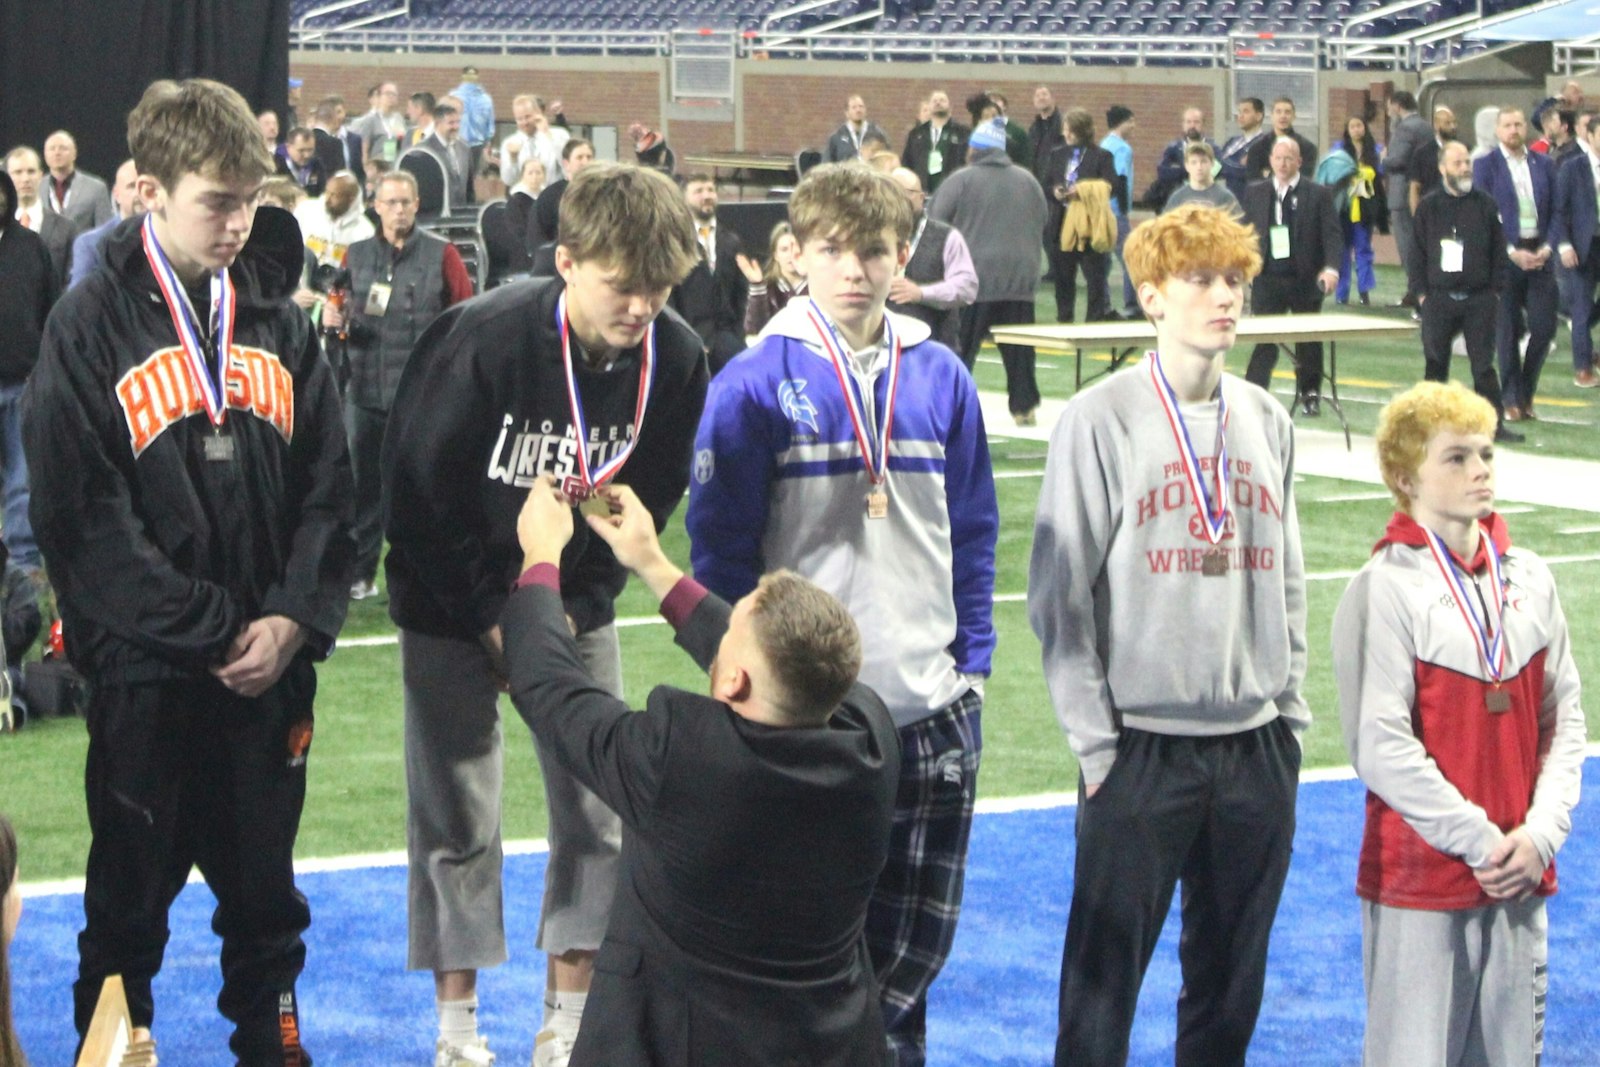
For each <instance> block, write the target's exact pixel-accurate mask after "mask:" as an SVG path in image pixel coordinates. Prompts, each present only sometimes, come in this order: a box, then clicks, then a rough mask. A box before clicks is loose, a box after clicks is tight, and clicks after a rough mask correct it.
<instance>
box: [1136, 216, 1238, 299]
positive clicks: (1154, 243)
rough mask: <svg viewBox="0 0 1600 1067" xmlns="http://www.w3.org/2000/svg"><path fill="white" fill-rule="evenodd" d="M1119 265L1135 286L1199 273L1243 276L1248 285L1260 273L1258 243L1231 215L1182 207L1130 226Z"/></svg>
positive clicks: (1158, 282) (1153, 283) (1157, 284)
mask: <svg viewBox="0 0 1600 1067" xmlns="http://www.w3.org/2000/svg"><path fill="white" fill-rule="evenodd" d="M1122 261H1123V263H1124V264H1125V265H1126V266H1127V268H1128V277H1129V278H1131V279H1132V280H1133V284H1134V285H1143V284H1144V283H1145V282H1149V283H1150V284H1151V285H1155V286H1160V285H1161V284H1162V283H1164V282H1165V281H1166V280H1167V279H1168V278H1172V277H1176V276H1178V275H1181V274H1187V273H1189V272H1190V271H1192V270H1198V269H1212V270H1238V271H1243V272H1244V276H1245V281H1249V280H1250V279H1251V278H1254V277H1255V276H1256V275H1257V274H1259V273H1260V272H1261V241H1260V239H1259V238H1257V237H1256V231H1255V230H1253V229H1251V228H1250V227H1249V226H1248V225H1246V224H1245V223H1242V222H1240V221H1238V220H1237V219H1235V218H1234V217H1233V215H1232V214H1231V213H1230V212H1227V211H1224V210H1222V209H1221V208H1216V207H1212V206H1211V205H1209V204H1183V205H1181V206H1179V207H1176V208H1173V209H1172V210H1171V211H1169V212H1167V213H1166V214H1164V215H1160V216H1157V217H1156V218H1153V219H1151V220H1150V221H1148V222H1142V223H1140V224H1139V225H1138V226H1136V227H1134V230H1133V232H1132V233H1130V234H1129V235H1128V243H1127V244H1126V245H1124V246H1123V248H1122Z"/></svg>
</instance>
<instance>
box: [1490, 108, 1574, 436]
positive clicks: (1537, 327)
mask: <svg viewBox="0 0 1600 1067" xmlns="http://www.w3.org/2000/svg"><path fill="white" fill-rule="evenodd" d="M1526 132H1527V121H1526V120H1525V119H1524V118H1523V116H1522V111H1521V110H1520V109H1519V108H1514V107H1510V108H1505V109H1503V110H1501V112H1500V117H1499V119H1498V120H1497V121H1496V124H1495V137H1496V139H1497V140H1498V141H1499V147H1498V148H1496V149H1494V150H1491V151H1489V152H1487V153H1485V154H1484V155H1482V156H1480V157H1478V160H1477V162H1475V163H1473V164H1472V184H1473V185H1474V186H1476V187H1477V188H1479V189H1482V190H1483V191H1484V192H1486V193H1488V194H1489V195H1490V196H1491V197H1493V198H1494V202H1495V206H1496V207H1497V208H1499V210H1500V227H1501V229H1502V230H1504V231H1505V241H1506V255H1507V256H1508V257H1510V259H1511V272H1510V275H1509V277H1508V279H1507V282H1506V287H1505V289H1504V290H1502V291H1501V293H1500V312H1499V315H1498V317H1497V319H1496V323H1495V347H1496V349H1497V351H1498V352H1499V356H1500V389H1501V392H1502V397H1503V399H1504V401H1505V417H1506V421H1507V422H1521V421H1522V420H1524V419H1532V418H1534V413H1533V397H1534V394H1535V393H1536V392H1537V391H1538V388H1539V372H1540V371H1541V370H1543V369H1544V357H1545V356H1546V355H1548V354H1549V352H1550V341H1551V339H1553V338H1554V337H1555V333H1556V278H1555V268H1554V264H1553V263H1552V259H1553V258H1554V250H1553V249H1552V248H1551V246H1550V241H1549V239H1548V236H1547V235H1548V232H1549V228H1550V222H1551V209H1552V208H1553V207H1554V204H1555V167H1554V165H1553V164H1552V163H1551V162H1550V160H1549V159H1547V158H1546V157H1544V156H1542V155H1540V154H1539V153H1538V152H1530V151H1528V149H1527V146H1526V145H1525V144H1524V143H1523V138H1524V137H1525V136H1526ZM1524 335H1526V337H1527V339H1528V346H1527V348H1526V349H1521V348H1519V344H1520V342H1521V339H1522V337H1523V336H1524Z"/></svg>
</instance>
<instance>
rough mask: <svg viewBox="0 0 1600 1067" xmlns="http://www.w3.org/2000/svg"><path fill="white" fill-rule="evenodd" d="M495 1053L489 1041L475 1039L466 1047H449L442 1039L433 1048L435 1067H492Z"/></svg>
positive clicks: (481, 1038) (483, 1038)
mask: <svg viewBox="0 0 1600 1067" xmlns="http://www.w3.org/2000/svg"><path fill="white" fill-rule="evenodd" d="M493 1063H494V1053H492V1052H490V1051H489V1039H488V1038H486V1037H475V1038H473V1039H472V1040H471V1041H469V1042H467V1043H466V1044H465V1045H448V1044H446V1043H445V1040H444V1038H442V1037H441V1038H440V1039H439V1041H438V1043H437V1044H435V1045H434V1047H433V1067H491V1065H492V1064H493Z"/></svg>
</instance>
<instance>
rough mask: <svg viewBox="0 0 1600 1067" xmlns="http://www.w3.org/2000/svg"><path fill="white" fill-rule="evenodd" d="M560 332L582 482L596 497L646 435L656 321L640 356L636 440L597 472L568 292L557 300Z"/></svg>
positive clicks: (634, 438)
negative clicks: (575, 366)
mask: <svg viewBox="0 0 1600 1067" xmlns="http://www.w3.org/2000/svg"><path fill="white" fill-rule="evenodd" d="M556 329H557V330H558V331H559V332H560V334H561V364H562V369H563V370H564V371H565V372H566V375H567V402H568V404H569V405H570V410H571V412H572V429H573V432H574V433H576V434H577V435H578V480H579V481H581V482H582V483H583V489H584V492H585V493H589V494H592V493H593V492H594V491H595V490H596V489H599V488H600V487H601V486H603V485H605V484H606V483H607V482H609V481H610V480H611V479H612V478H614V477H616V473H617V471H618V470H620V469H621V468H622V465H623V464H624V463H626V462H628V457H629V456H630V455H632V454H633V450H634V448H636V447H637V446H638V444H639V436H640V435H641V434H642V433H643V432H644V412H645V408H646V406H648V404H649V402H650V391H651V389H653V388H654V387H655V381H656V324H655V322H654V321H652V322H651V323H650V325H649V327H648V328H646V330H645V335H644V345H643V349H642V351H641V354H640V357H639V398H638V400H636V401H635V402H634V408H633V437H632V438H631V439H629V441H628V443H627V444H626V445H625V446H623V448H622V450H621V451H619V452H618V453H617V454H616V455H614V456H612V457H611V458H610V459H608V460H606V461H605V462H604V463H602V464H600V466H599V467H597V468H594V469H590V467H589V427H588V425H587V423H585V422H584V419H583V398H582V396H581V395H579V393H578V375H577V372H576V371H575V370H574V369H573V365H572V327H571V324H570V323H568V321H567V294H566V293H564V292H563V293H562V294H561V296H560V297H559V298H558V299H557V300H556Z"/></svg>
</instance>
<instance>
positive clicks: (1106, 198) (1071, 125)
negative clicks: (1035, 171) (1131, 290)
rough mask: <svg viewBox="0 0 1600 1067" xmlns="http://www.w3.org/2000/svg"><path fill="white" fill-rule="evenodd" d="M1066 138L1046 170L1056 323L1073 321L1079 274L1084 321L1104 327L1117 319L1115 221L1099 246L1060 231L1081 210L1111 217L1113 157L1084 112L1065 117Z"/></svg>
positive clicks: (1047, 235)
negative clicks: (1113, 279) (1072, 213)
mask: <svg viewBox="0 0 1600 1067" xmlns="http://www.w3.org/2000/svg"><path fill="white" fill-rule="evenodd" d="M1062 126H1063V128H1064V130H1065V139H1064V140H1063V141H1062V143H1061V144H1058V145H1056V147H1055V148H1053V149H1051V152H1050V159H1049V162H1048V163H1047V164H1046V166H1045V171H1044V181H1045V184H1044V187H1045V189H1046V190H1047V191H1048V194H1049V197H1050V202H1049V203H1050V212H1049V214H1048V215H1047V216H1046V217H1045V230H1044V237H1045V252H1046V253H1047V254H1048V255H1049V256H1050V270H1051V273H1052V274H1054V275H1055V289H1056V321H1057V322H1071V321H1073V318H1074V316H1075V314H1076V308H1077V300H1078V270H1079V268H1082V270H1083V286H1084V289H1085V290H1086V291H1087V294H1086V295H1087V297H1088V308H1087V309H1086V310H1085V312H1084V316H1083V318H1084V321H1085V322H1105V321H1106V320H1108V319H1111V318H1115V314H1114V313H1113V312H1112V310H1111V292H1110V286H1109V284H1108V276H1109V274H1110V271H1111V265H1110V257H1109V255H1108V253H1109V252H1110V251H1111V249H1112V248H1113V247H1114V246H1115V243H1116V222H1115V219H1114V217H1113V218H1109V219H1106V220H1105V222H1106V226H1107V228H1108V229H1109V234H1108V237H1109V240H1107V241H1106V242H1104V247H1097V246H1096V244H1095V242H1094V241H1093V240H1092V239H1091V236H1090V234H1089V233H1084V234H1081V235H1073V236H1071V237H1069V236H1068V235H1066V234H1064V233H1063V232H1062V227H1063V223H1064V222H1065V220H1066V216H1067V213H1068V211H1069V209H1070V208H1071V207H1073V206H1079V207H1083V208H1085V209H1086V211H1087V212H1091V213H1094V212H1101V211H1103V212H1104V213H1105V214H1107V215H1110V214H1111V199H1112V197H1113V196H1114V195H1115V188H1116V180H1117V171H1116V163H1115V161H1113V160H1112V158H1111V153H1110V152H1107V151H1106V150H1105V149H1103V148H1100V147H1098V146H1097V145H1096V144H1095V143H1094V117H1093V116H1092V115H1090V114H1089V112H1088V111H1086V110H1084V109H1083V108H1081V107H1075V108H1073V109H1072V110H1070V111H1068V112H1067V113H1066V116H1065V117H1064V118H1063V120H1062Z"/></svg>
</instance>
